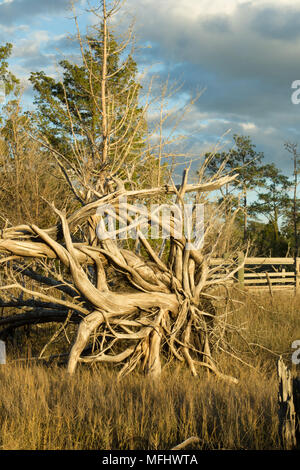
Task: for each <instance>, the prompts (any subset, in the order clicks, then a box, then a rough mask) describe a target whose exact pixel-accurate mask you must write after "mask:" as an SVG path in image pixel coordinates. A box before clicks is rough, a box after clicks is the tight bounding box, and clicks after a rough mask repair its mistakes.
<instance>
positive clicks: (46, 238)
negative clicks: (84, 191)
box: [0, 171, 238, 381]
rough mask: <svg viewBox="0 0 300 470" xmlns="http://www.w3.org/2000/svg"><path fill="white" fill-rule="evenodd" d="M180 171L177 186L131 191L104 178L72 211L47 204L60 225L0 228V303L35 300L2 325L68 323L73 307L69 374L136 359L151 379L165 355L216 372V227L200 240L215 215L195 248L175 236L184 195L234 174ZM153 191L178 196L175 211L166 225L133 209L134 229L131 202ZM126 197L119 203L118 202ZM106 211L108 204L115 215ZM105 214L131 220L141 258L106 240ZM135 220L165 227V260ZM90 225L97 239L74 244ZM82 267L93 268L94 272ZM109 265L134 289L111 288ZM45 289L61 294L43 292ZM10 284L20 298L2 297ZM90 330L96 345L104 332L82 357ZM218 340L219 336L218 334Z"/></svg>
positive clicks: (127, 365)
mask: <svg viewBox="0 0 300 470" xmlns="http://www.w3.org/2000/svg"><path fill="white" fill-rule="evenodd" d="M187 175H188V171H185V173H184V177H183V180H182V183H181V185H177V186H175V185H173V186H165V187H159V188H152V189H149V190H144V189H143V190H135V191H128V190H126V189H125V187H124V186H122V183H121V181H116V180H110V181H108V183H109V184H106V192H105V193H104V194H103V195H102V196H101V197H99V198H98V199H97V200H95V201H94V202H92V203H89V204H86V205H84V206H83V207H81V208H80V209H78V210H77V211H76V212H75V213H73V214H71V215H70V216H67V215H66V214H65V213H64V212H61V211H59V210H57V209H56V208H55V207H54V206H52V208H53V210H54V211H55V212H56V214H57V215H58V217H59V223H58V224H57V225H56V226H54V227H51V228H48V229H40V228H39V227H37V226H35V225H28V226H26V225H22V226H18V227H11V228H6V229H4V230H2V233H1V239H0V251H1V252H2V253H5V254H6V255H5V256H4V255H3V258H2V259H1V263H2V265H5V272H6V276H7V278H9V279H10V280H11V282H10V283H7V284H6V285H4V286H2V287H1V291H2V292H3V291H5V296H4V297H5V298H2V300H1V304H0V305H1V306H2V307H14V308H22V309H24V308H26V307H32V308H31V309H30V310H28V311H27V312H26V313H23V314H19V315H18V314H17V315H16V314H15V315H11V316H8V317H4V318H2V319H1V320H0V327H1V328H2V331H5V330H7V329H9V328H10V329H12V328H16V327H18V326H21V325H25V324H32V323H35V324H36V323H45V322H65V321H66V318H67V315H68V312H72V316H73V321H76V322H78V321H79V319H80V324H79V328H78V333H77V338H76V341H75V343H74V345H73V347H72V349H71V352H70V356H69V363H68V370H69V372H70V373H73V372H74V370H75V367H76V365H77V363H78V362H80V361H81V362H115V363H120V364H122V368H121V371H120V374H121V375H123V374H125V373H128V372H129V371H131V370H133V369H134V368H135V367H136V366H137V365H138V364H141V365H142V367H143V368H144V369H146V371H147V373H148V374H150V375H151V376H153V377H157V376H159V374H160V371H161V355H162V354H163V355H164V356H165V357H169V358H170V356H173V357H174V358H176V359H177V360H179V361H185V362H186V363H187V365H188V367H189V368H190V370H191V372H192V373H193V375H197V368H198V366H203V367H206V368H207V369H209V370H211V371H213V372H214V373H216V374H217V375H218V376H220V377H222V374H221V372H220V371H219V370H218V368H217V365H216V364H215V363H214V360H213V357H212V354H211V345H212V343H213V342H215V340H214V337H216V335H218V331H221V330H222V329H224V328H226V320H225V319H224V318H223V316H222V315H221V317H219V316H217V315H216V313H215V310H214V309H213V308H211V307H212V303H211V301H210V298H212V297H213V296H211V295H210V294H209V293H208V292H209V289H210V288H211V287H214V286H217V285H218V284H220V283H221V281H220V279H214V276H213V274H214V272H215V271H216V268H215V267H212V266H210V263H209V261H210V258H211V257H212V256H214V252H215V249H216V247H217V241H218V239H220V238H221V237H222V233H221V232H222V231H221V232H219V234H218V236H217V239H216V240H215V243H214V246H212V245H211V244H210V242H208V243H206V242H205V237H208V236H209V233H210V232H211V231H212V229H213V228H214V222H213V221H214V220H215V219H210V220H208V221H207V222H206V223H205V228H204V241H202V246H201V247H200V248H198V249H193V246H192V244H193V240H191V239H189V238H187V236H186V234H183V233H182V234H181V235H180V234H179V232H178V230H177V226H178V223H179V221H180V220H179V219H180V216H181V221H182V220H183V219H184V211H185V203H184V196H185V194H187V193H191V192H193V193H198V195H199V193H200V194H204V193H206V192H207V191H212V190H215V189H218V188H219V187H220V186H221V185H223V184H227V183H229V182H230V181H232V180H233V179H234V178H235V177H234V176H221V177H219V176H218V177H217V178H212V179H211V180H210V181H208V182H205V183H202V184H201V183H199V184H194V185H189V184H187ZM108 188H110V189H108ZM157 193H165V194H173V195H175V197H176V204H175V205H176V207H177V209H178V210H177V214H174V215H173V217H171V218H170V219H169V221H170V225H169V227H167V226H164V220H163V218H160V219H159V217H158V215H157V213H155V212H153V211H152V212H151V211H144V212H146V215H145V213H144V214H142V215H141V212H143V211H142V209H141V208H140V206H139V207H137V208H136V214H138V215H139V217H138V223H137V224H135V225H136V227H134V224H133V225H132V222H133V219H132V218H131V217H130V216H129V215H128V214H129V213H130V211H131V212H132V211H133V210H134V207H135V206H134V205H133V204H132V203H131V201H130V200H131V198H133V199H134V200H136V198H137V197H138V196H141V195H142V196H143V197H145V196H146V195H147V196H152V195H157ZM124 200H126V202H122V201H124ZM108 203H109V204H108ZM145 208H146V207H145ZM194 208H195V205H194ZM112 209H115V211H114V213H112V212H111V210H112ZM93 213H94V214H93ZM107 213H109V215H110V216H114V217H115V218H116V219H118V222H119V223H120V222H121V221H122V220H121V219H122V217H123V219H124V217H125V216H124V214H126V220H125V222H126V223H127V226H126V227H125V228H126V230H127V231H128V230H129V229H130V230H132V227H134V230H135V232H136V238H137V239H138V241H139V242H140V243H141V245H142V246H143V253H144V254H143V255H142V254H137V253H135V252H134V251H130V250H128V249H125V248H122V247H121V246H120V243H118V241H117V240H116V239H113V237H112V236H111V233H109V231H107V230H106V227H105V224H103V220H104V217H105V215H107ZM92 214H93V215H92ZM178 214H179V216H178ZM141 217H143V218H142V219H141ZM178 217H179V218H178ZM123 222H124V220H123ZM128 223H129V224H131V225H128ZM141 224H142V225H144V227H145V225H147V224H148V226H149V227H151V224H152V225H153V224H157V225H158V226H160V228H161V229H164V230H165V231H168V230H169V233H170V243H169V247H168V250H167V249H165V253H164V257H162V256H161V255H158V254H157V250H155V249H154V248H152V246H151V243H150V240H148V239H147V238H146V237H145V233H143V231H142V230H141V229H140V228H139V226H140V225H141ZM87 226H88V227H91V226H93V227H94V229H95V230H96V232H97V236H96V237H93V236H91V233H92V232H91V231H89V236H88V238H87V239H85V240H84V241H82V242H80V243H79V242H74V241H73V238H74V237H72V235H71V234H72V232H73V233H76V232H77V231H78V229H79V228H80V230H81V232H82V233H84V227H87ZM181 227H182V226H181ZM123 230H124V229H123ZM172 230H173V235H172ZM176 230H177V231H176ZM179 235H180V236H179ZM166 251H168V253H166ZM26 258H27V259H28V260H30V262H32V259H35V260H36V261H37V260H39V261H37V263H38V264H37V266H38V269H36V270H35V269H33V268H31V267H28V266H27V265H26V262H25V261H24V260H25V259H26ZM47 260H50V262H52V263H53V261H52V260H57V261H59V264H60V265H61V267H60V268H59V269H57V268H56V276H54V277H52V276H53V274H54V270H53V269H52V271H51V272H52V276H51V275H50V267H49V265H48V264H47ZM30 262H29V263H27V264H30ZM87 266H89V269H90V272H91V270H92V272H93V274H94V275H93V276H92V277H91V275H90V274H89V271H88V270H87V269H86V267H87ZM228 266H230V263H229V262H228V260H227V264H226V269H227V274H226V275H224V279H223V280H222V283H223V282H225V281H226V279H230V278H231V277H232V276H233V275H234V273H235V272H236V271H237V269H238V267H237V266H236V264H235V262H234V259H232V268H231V269H228ZM108 267H109V268H110V269H113V270H115V271H116V272H121V273H122V275H123V276H124V278H126V279H127V281H128V282H129V284H130V285H131V286H132V287H133V288H134V291H133V289H131V290H130V291H129V292H122V293H119V292H117V291H115V290H112V289H111V288H110V286H109V283H108V282H107V277H106V270H107V269H108ZM41 268H43V269H44V270H45V273H44V274H41ZM218 269H220V267H218ZM47 271H48V272H47ZM63 271H64V272H66V273H67V276H69V280H68V281H67V280H66V279H64V278H63V276H62V274H58V272H60V273H62V272H63ZM22 277H27V278H30V279H31V280H32V281H34V283H35V285H42V286H43V285H44V286H48V287H47V288H46V289H47V290H46V291H45V290H43V289H39V290H30V289H28V287H24V284H23V285H22V282H20V280H18V279H22ZM49 289H52V290H53V291H57V292H58V293H59V294H60V295H54V294H53V295H50V294H49V292H48V290H49ZM17 290H18V291H19V292H21V293H22V295H21V297H20V296H19V297H16V296H10V298H8V296H9V295H10V294H9V293H10V292H12V291H13V292H16V291H17ZM62 294H63V295H62ZM25 297H26V298H25ZM204 306H205V307H206V308H205V307H204ZM207 307H210V308H207ZM92 336H94V338H97V340H98V342H99V339H101V341H100V342H101V345H100V346H99V348H98V349H97V350H96V351H95V352H94V354H92V355H90V356H88V357H86V356H84V357H81V353H82V351H83V350H84V348H85V347H86V346H87V344H88V342H89V340H90V339H91V338H92ZM221 339H222V338H221V336H220V335H219V337H218V341H220V340H221ZM231 380H233V381H234V379H231Z"/></svg>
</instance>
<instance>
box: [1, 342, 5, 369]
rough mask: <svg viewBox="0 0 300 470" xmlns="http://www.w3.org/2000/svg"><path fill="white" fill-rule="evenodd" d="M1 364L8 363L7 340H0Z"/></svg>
mask: <svg viewBox="0 0 300 470" xmlns="http://www.w3.org/2000/svg"><path fill="white" fill-rule="evenodd" d="M0 364H6V348H5V342H4V341H1V340H0Z"/></svg>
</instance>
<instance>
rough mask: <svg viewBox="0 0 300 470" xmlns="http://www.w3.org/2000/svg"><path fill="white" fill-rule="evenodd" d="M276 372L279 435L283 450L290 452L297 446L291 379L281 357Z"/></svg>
mask: <svg viewBox="0 0 300 470" xmlns="http://www.w3.org/2000/svg"><path fill="white" fill-rule="evenodd" d="M277 372H278V379H279V390H278V405H279V409H278V418H279V434H280V438H281V443H282V446H283V447H284V449H286V450H291V449H294V448H295V447H296V445H297V442H296V412H295V406H294V400H293V379H292V374H291V371H290V370H289V369H288V368H287V367H286V365H285V363H284V362H283V359H282V357H280V358H279V360H278V364H277Z"/></svg>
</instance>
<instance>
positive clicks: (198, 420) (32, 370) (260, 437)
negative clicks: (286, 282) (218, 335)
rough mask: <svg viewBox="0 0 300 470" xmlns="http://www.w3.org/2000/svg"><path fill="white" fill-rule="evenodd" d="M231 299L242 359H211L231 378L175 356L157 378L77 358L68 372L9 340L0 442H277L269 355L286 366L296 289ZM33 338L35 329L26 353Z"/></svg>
mask: <svg viewBox="0 0 300 470" xmlns="http://www.w3.org/2000/svg"><path fill="white" fill-rule="evenodd" d="M238 300H239V301H240V302H243V303H237V304H236V308H235V311H234V313H233V314H232V320H231V321H232V323H233V324H236V325H239V326H241V327H242V334H243V338H244V339H243V338H241V337H234V336H233V337H232V338H229V339H230V340H231V341H232V344H233V345H234V348H235V350H236V351H238V352H239V357H240V358H241V359H242V361H243V362H241V361H238V360H236V359H235V358H233V357H230V356H228V355H226V356H225V355H223V356H222V355H220V356H219V358H218V359H219V362H220V364H221V367H222V371H223V372H226V373H230V374H231V375H234V376H236V377H237V378H238V379H239V384H238V385H228V384H227V383H225V382H224V381H222V380H217V379H216V378H215V377H214V376H213V375H207V373H206V372H205V371H200V375H199V377H197V378H194V377H191V375H190V373H189V372H188V371H187V370H186V369H184V368H182V367H181V368H179V367H178V366H177V365H176V364H175V363H174V364H170V365H168V366H167V367H165V368H164V369H163V376H162V380H161V381H160V383H159V384H156V385H155V386H153V385H152V384H151V383H150V382H149V381H148V380H147V379H145V378H144V377H143V376H141V375H139V374H138V373H134V374H133V375H132V376H129V377H127V378H125V379H124V380H123V381H121V382H120V383H118V382H117V380H116V371H114V370H112V369H109V368H107V367H105V366H103V365H101V366H92V367H91V366H80V367H79V368H78V371H77V373H76V374H75V376H74V377H71V378H70V377H68V376H67V374H66V369H65V367H62V366H58V365H55V364H52V365H51V366H45V365H42V364H40V363H37V362H36V361H32V360H30V357H29V358H28V360H27V361H17V360H15V359H16V358H15V356H16V352H15V350H13V349H11V348H9V349H8V364H7V365H2V366H0V396H1V400H0V428H1V435H0V449H6V450H11V449H14V450H19V449H33V450H36V449H40V450H45V449H49V450H52V449H56V450H58V449H72V450H75V449H77V450H79V449H89V450H93V449H97V450H112V449H122V450H123V449H131V450H135V449H142V450H150V449H160V450H167V449H171V448H172V447H173V446H175V445H176V444H178V443H180V442H182V441H183V440H185V439H186V438H188V437H190V436H198V437H199V438H200V443H198V444H194V447H193V448H194V449H280V442H279V436H278V418H277V389H278V385H277V376H276V363H277V359H278V354H283V357H284V358H285V361H286V363H287V364H289V365H291V354H292V352H293V351H292V349H291V344H292V342H293V341H294V340H296V339H300V297H297V298H294V297H293V296H289V297H287V295H284V294H279V293H276V294H275V296H274V299H273V301H272V299H271V298H270V297H269V295H268V294H266V293H264V294H257V295H254V294H251V296H250V295H247V296H246V297H245V298H243V296H241V295H240V296H239V299H238ZM245 340H247V342H248V343H250V344H251V348H249V346H247V345H246V342H245ZM32 341H34V334H32V337H31V338H30V339H29V340H28V342H27V345H26V348H27V351H29V350H32V349H34V344H31V343H30V342H32ZM257 344H259V345H260V346H257ZM269 350H271V351H273V352H274V353H275V354H274V353H272V352H270V351H269ZM244 362H247V363H249V365H250V366H251V367H249V365H246V364H245V363H244ZM297 367H299V366H297Z"/></svg>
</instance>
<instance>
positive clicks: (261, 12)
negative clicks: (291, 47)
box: [251, 7, 300, 41]
mask: <svg viewBox="0 0 300 470" xmlns="http://www.w3.org/2000/svg"><path fill="white" fill-rule="evenodd" d="M251 26H252V28H253V30H254V31H257V32H258V33H259V34H261V36H263V37H266V38H271V39H279V40H287V41H290V40H293V39H298V38H299V37H300V15H299V9H298V10H296V9H294V8H289V9H286V8H285V9H284V8H274V7H268V8H260V9H258V11H256V12H255V14H254V15H253V16H252V18H251Z"/></svg>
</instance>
